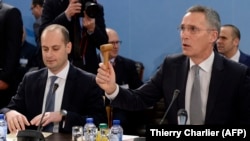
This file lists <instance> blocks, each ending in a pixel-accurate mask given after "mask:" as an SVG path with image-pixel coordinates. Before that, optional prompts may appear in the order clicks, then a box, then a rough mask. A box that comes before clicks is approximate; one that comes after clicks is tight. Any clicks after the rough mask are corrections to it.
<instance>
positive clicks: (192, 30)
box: [177, 25, 213, 34]
mask: <svg viewBox="0 0 250 141" xmlns="http://www.w3.org/2000/svg"><path fill="white" fill-rule="evenodd" d="M177 29H178V31H180V32H182V33H183V32H184V31H187V32H189V33H191V34H197V33H199V32H200V31H211V30H213V29H200V28H199V27H196V26H193V25H190V26H180V27H178V28H177Z"/></svg>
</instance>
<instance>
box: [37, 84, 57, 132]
mask: <svg viewBox="0 0 250 141" xmlns="http://www.w3.org/2000/svg"><path fill="white" fill-rule="evenodd" d="M58 87H59V85H58V84H57V83H55V84H54V86H53V89H52V90H53V91H52V94H55V92H56V90H57V88H58ZM45 105H46V104H45ZM47 109H48V105H46V106H45V109H44V112H43V114H42V117H41V119H40V122H39V126H38V128H37V131H39V132H41V131H42V130H43V127H42V121H43V118H44V115H45V113H46V111H47Z"/></svg>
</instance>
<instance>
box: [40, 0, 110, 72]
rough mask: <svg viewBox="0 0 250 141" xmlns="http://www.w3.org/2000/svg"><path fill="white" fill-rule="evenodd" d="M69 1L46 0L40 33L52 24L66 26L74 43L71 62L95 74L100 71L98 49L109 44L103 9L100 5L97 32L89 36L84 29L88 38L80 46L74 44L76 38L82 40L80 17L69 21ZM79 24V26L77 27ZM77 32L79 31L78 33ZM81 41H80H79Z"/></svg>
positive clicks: (84, 29)
mask: <svg viewBox="0 0 250 141" xmlns="http://www.w3.org/2000/svg"><path fill="white" fill-rule="evenodd" d="M68 4H69V0H46V1H45V2H44V5H43V14H42V24H41V26H40V32H41V31H42V30H43V29H44V28H45V27H46V26H48V25H50V24H60V25H63V26H65V27H66V28H67V29H68V30H69V34H70V41H71V42H72V43H73V48H72V51H71V54H70V60H71V61H72V62H73V64H74V65H75V66H77V67H80V68H82V69H84V70H86V71H88V72H92V73H95V74H96V72H97V69H98V60H97V53H96V49H100V45H102V44H105V43H107V42H108V36H107V33H106V30H105V28H106V25H105V20H104V12H103V7H102V6H101V5H100V4H99V8H100V12H98V16H97V18H96V28H95V31H94V32H93V33H92V34H91V35H89V34H88V33H87V31H86V28H83V29H82V32H83V33H84V34H86V38H85V39H83V40H82V42H81V43H80V42H79V45H76V44H75V43H74V41H75V39H76V38H80V36H81V35H82V34H81V33H80V32H81V31H80V32H79V34H81V35H77V34H78V32H77V31H78V30H81V29H80V27H79V26H80V25H79V17H72V19H71V21H69V20H68V19H67V17H66V15H65V13H64V11H65V10H66V8H67V7H68ZM76 24H77V26H76ZM76 30H77V31H76ZM79 40H80V39H79ZM86 40H87V47H86V53H85V60H86V65H83V55H82V54H83V47H84V44H85V42H86Z"/></svg>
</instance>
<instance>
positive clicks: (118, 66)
mask: <svg viewBox="0 0 250 141" xmlns="http://www.w3.org/2000/svg"><path fill="white" fill-rule="evenodd" d="M106 32H107V34H108V43H110V44H112V45H113V49H112V50H111V51H110V52H109V60H110V62H111V63H112V65H113V67H114V70H115V74H116V83H117V84H118V85H119V86H121V87H123V88H125V89H128V88H130V89H136V88H138V87H140V86H141V85H142V84H143V82H142V80H141V78H140V77H139V74H138V71H137V69H136V61H134V60H132V59H129V58H126V57H123V56H121V55H119V49H120V45H121V42H122V41H121V40H120V39H119V36H118V33H117V32H116V31H115V30H114V29H111V28H106ZM99 59H100V62H102V60H103V57H102V55H101V54H100V55H99ZM105 103H106V105H109V104H110V101H109V100H108V99H107V98H106V101H105ZM112 110H113V111H112V116H113V117H112V119H119V120H120V121H121V126H122V127H123V129H124V133H125V134H129V135H132V134H136V128H137V127H138V126H139V125H142V124H143V122H144V119H146V118H145V117H144V116H145V115H144V113H143V111H136V112H132V111H127V110H123V109H120V108H113V109H112Z"/></svg>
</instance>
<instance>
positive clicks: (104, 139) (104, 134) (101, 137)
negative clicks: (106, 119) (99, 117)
mask: <svg viewBox="0 0 250 141" xmlns="http://www.w3.org/2000/svg"><path fill="white" fill-rule="evenodd" d="M96 141H108V125H107V123H100V124H99V131H98V135H97V138H96Z"/></svg>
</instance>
